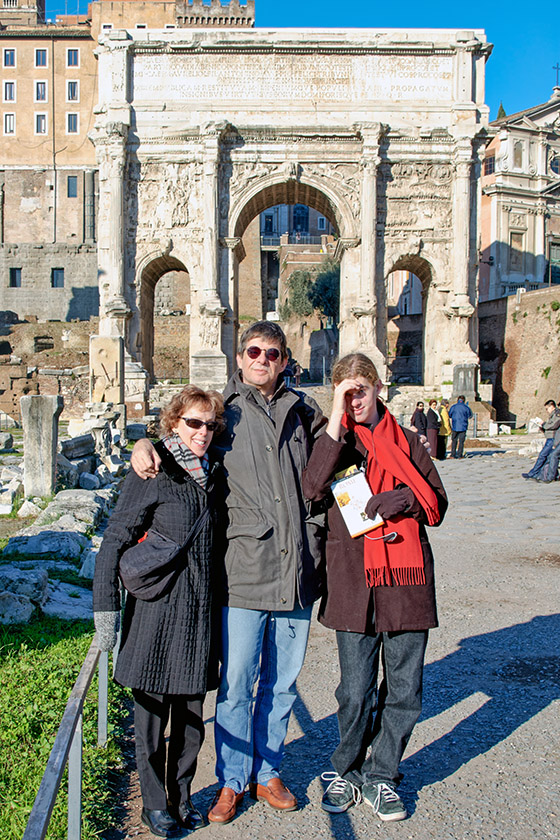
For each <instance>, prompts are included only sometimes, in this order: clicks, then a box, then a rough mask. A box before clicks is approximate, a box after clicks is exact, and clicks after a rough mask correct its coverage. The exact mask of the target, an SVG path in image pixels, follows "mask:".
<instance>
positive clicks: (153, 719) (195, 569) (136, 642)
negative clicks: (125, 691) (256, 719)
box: [93, 385, 223, 837]
mask: <svg viewBox="0 0 560 840" xmlns="http://www.w3.org/2000/svg"><path fill="white" fill-rule="evenodd" d="M222 413H223V399H222V397H221V395H220V394H218V393H216V392H215V391H203V390H202V389H200V388H197V387H196V386H194V385H187V387H186V388H184V389H183V390H182V391H181V393H180V394H178V395H177V396H175V397H173V399H172V400H171V402H170V403H169V405H168V406H167V407H166V408H164V410H163V411H162V414H161V418H160V427H161V430H162V432H163V437H162V439H161V441H159V442H158V443H157V444H156V447H155V449H156V452H157V453H158V457H159V458H160V464H161V468H160V471H159V473H158V475H157V478H156V479H155V480H154V481H143V480H142V479H141V478H139V477H138V476H137V475H136V473H135V472H134V471H133V470H130V471H129V473H128V475H127V477H126V481H125V483H124V486H123V489H122V492H121V494H120V497H119V500H118V503H117V505H116V507H115V510H114V513H113V515H112V516H111V518H110V520H109V524H108V525H107V529H106V531H105V536H104V538H103V542H102V544H101V548H100V549H99V554H98V555H97V560H96V564H95V577H94V582H93V609H94V621H95V627H96V630H97V636H96V638H97V644H98V646H99V648H100V649H101V650H111V649H112V648H113V647H114V645H115V643H116V639H117V632H118V629H119V623H120V617H121V612H120V608H121V595H120V587H119V571H118V568H119V559H120V557H121V555H122V554H123V552H124V551H125V549H127V548H129V547H131V546H133V545H135V544H136V543H137V542H138V540H139V538H140V537H142V536H143V535H144V534H145V532H146V531H147V530H148V528H151V529H154V530H155V531H157V532H158V533H159V534H162V535H163V536H164V537H168V538H169V539H171V540H173V541H174V542H175V543H177V545H179V546H180V545H183V544H184V543H185V542H186V539H187V536H188V534H189V531H190V530H191V528H192V526H193V525H194V524H195V523H196V522H197V521H198V520H199V516H200V515H201V513H202V512H203V510H204V509H205V507H206V506H207V505H208V504H211V498H212V496H211V490H212V487H213V484H214V474H215V471H216V467H215V465H213V464H212V460H213V459H212V455H211V450H210V454H209V453H208V448H209V446H210V444H211V443H212V438H213V437H214V433H215V432H216V431H217V430H218V429H219V428H222V421H221V417H222ZM215 528H216V523H213V522H212V516H209V517H208V518H207V519H206V521H205V522H204V524H202V525H201V526H200V531H199V533H198V534H196V536H195V537H194V538H193V542H192V545H191V547H190V548H189V550H188V553H187V557H186V558H184V560H186V561H187V562H184V561H183V563H182V564H181V565H180V566H179V572H178V574H177V577H176V579H175V581H174V583H173V586H172V588H171V590H170V591H169V592H168V593H167V594H165V595H163V596H161V597H160V598H158V599H157V600H154V601H144V600H139V599H137V598H135V597H133V596H132V595H131V594H127V598H126V604H125V609H124V618H123V629H122V636H121V644H120V650H119V654H118V658H117V664H116V670H115V680H116V681H117V682H118V683H120V684H121V685H125V686H128V687H129V688H131V689H132V694H133V697H134V732H135V742H136V763H137V767H138V775H139V778H140V789H141V792H142V803H143V808H142V816H141V819H142V822H143V823H145V824H146V825H147V826H148V828H149V829H150V831H151V832H152V834H154V835H156V836H157V837H175V836H177V835H178V834H182V833H183V832H182V830H181V829H182V828H187V829H194V828H198V827H200V826H201V825H204V822H205V821H204V818H203V816H202V814H200V812H199V811H198V810H196V808H195V807H194V806H193V804H192V801H191V784H192V780H193V777H194V773H195V770H196V763H197V756H198V753H199V750H200V747H201V746H202V742H203V740H204V719H203V714H202V707H203V702H204V697H205V694H206V692H207V691H208V690H209V689H212V688H215V687H216V683H217V667H218V662H217V657H216V656H215V655H213V654H211V650H213V648H211V625H212V621H211V612H212V593H211V582H212V577H213V551H212V538H213V534H214V533H215ZM179 557H180V556H179ZM178 559H179V558H178ZM169 719H170V722H171V729H170V735H169V744H168V747H167V751H166V744H165V728H166V726H167V723H168V720H169ZM166 752H167V756H166ZM166 765H167V766H166Z"/></svg>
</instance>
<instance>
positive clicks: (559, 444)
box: [537, 426, 560, 484]
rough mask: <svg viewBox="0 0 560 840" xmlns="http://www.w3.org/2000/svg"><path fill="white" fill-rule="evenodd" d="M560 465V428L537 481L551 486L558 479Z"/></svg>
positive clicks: (556, 432) (555, 433)
mask: <svg viewBox="0 0 560 840" xmlns="http://www.w3.org/2000/svg"><path fill="white" fill-rule="evenodd" d="M559 463H560V426H559V427H558V428H557V429H556V431H555V432H554V437H553V438H552V448H551V450H550V452H549V454H548V456H547V459H546V461H545V462H544V464H543V466H542V467H541V469H540V470H539V472H538V474H537V481H542V482H543V483H544V484H550V483H551V482H552V481H557V479H558V465H559Z"/></svg>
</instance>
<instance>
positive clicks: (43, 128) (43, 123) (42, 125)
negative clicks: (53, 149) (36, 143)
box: [35, 114, 47, 134]
mask: <svg viewBox="0 0 560 840" xmlns="http://www.w3.org/2000/svg"><path fill="white" fill-rule="evenodd" d="M46 133H47V115H46V114H35V134H46Z"/></svg>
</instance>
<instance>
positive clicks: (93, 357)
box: [89, 335, 124, 403]
mask: <svg viewBox="0 0 560 840" xmlns="http://www.w3.org/2000/svg"><path fill="white" fill-rule="evenodd" d="M89 367H90V400H91V402H94V403H95V402H97V403H123V402H124V341H123V339H122V338H121V337H120V336H103V335H92V336H90V340H89Z"/></svg>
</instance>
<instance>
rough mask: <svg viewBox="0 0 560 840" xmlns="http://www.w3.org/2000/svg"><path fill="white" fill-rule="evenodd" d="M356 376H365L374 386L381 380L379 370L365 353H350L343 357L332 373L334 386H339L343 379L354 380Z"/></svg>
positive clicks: (336, 363)
mask: <svg viewBox="0 0 560 840" xmlns="http://www.w3.org/2000/svg"><path fill="white" fill-rule="evenodd" d="M356 376H363V378H364V379H367V380H368V382H371V384H372V385H375V383H376V382H377V381H378V380H379V374H378V373H377V368H376V367H375V365H374V364H373V362H372V361H371V359H370V358H369V357H368V356H366V355H364V353H349V354H348V355H347V356H343V357H342V359H339V360H338V361H337V362H335V364H334V366H333V369H332V372H331V380H332V383H333V385H338V384H339V383H340V382H342V380H343V379H352V378H354V377H356Z"/></svg>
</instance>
